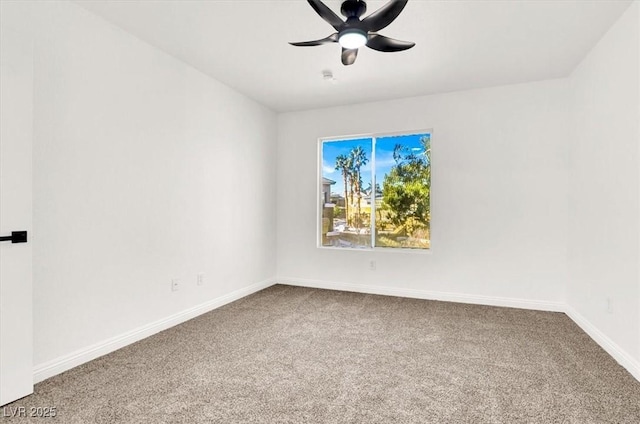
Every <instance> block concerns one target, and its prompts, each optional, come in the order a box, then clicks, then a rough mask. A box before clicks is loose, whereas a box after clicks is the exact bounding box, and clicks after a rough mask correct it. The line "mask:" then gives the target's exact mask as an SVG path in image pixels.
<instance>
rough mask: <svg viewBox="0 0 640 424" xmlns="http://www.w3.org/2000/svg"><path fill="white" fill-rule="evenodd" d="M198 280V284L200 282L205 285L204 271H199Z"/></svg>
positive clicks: (200, 284)
mask: <svg viewBox="0 0 640 424" xmlns="http://www.w3.org/2000/svg"><path fill="white" fill-rule="evenodd" d="M196 281H197V284H198V285H199V286H202V285H204V272H199V273H198V278H197V280H196Z"/></svg>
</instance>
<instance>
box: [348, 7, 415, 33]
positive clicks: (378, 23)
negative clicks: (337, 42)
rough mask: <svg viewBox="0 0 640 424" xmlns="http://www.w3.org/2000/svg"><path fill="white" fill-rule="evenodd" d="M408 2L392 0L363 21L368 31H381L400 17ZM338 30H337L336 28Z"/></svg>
mask: <svg viewBox="0 0 640 424" xmlns="http://www.w3.org/2000/svg"><path fill="white" fill-rule="evenodd" d="M407 1H408V0H391V1H390V2H389V3H387V4H385V5H384V6H382V7H381V8H380V9H378V10H376V11H375V12H373V13H372V14H371V15H369V16H367V17H366V18H364V19H363V20H362V24H363V26H364V27H365V28H366V29H367V31H373V32H375V31H380V30H381V29H382V28H384V27H386V26H387V25H389V24H390V23H391V22H393V20H394V19H395V18H397V17H398V15H399V14H400V12H402V9H404V7H405V6H406V5H407ZM336 29H337V28H336Z"/></svg>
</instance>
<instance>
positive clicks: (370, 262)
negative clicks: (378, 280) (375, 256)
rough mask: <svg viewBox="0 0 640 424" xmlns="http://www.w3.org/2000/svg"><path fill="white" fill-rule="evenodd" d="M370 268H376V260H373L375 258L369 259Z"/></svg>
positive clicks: (373, 269) (372, 269)
mask: <svg viewBox="0 0 640 424" xmlns="http://www.w3.org/2000/svg"><path fill="white" fill-rule="evenodd" d="M369 269H370V270H371V271H375V270H376V261H373V260H371V261H369Z"/></svg>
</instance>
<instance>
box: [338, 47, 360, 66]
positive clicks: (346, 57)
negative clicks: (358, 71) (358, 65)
mask: <svg viewBox="0 0 640 424" xmlns="http://www.w3.org/2000/svg"><path fill="white" fill-rule="evenodd" d="M356 57H358V49H345V48H342V64H343V65H345V66H349V65H353V63H354V62H355V61H356Z"/></svg>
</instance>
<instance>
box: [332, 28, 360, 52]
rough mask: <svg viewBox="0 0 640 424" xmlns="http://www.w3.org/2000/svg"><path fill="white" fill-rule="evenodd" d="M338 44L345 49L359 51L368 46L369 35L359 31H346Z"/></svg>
mask: <svg viewBox="0 0 640 424" xmlns="http://www.w3.org/2000/svg"><path fill="white" fill-rule="evenodd" d="M338 43H340V45H341V46H342V47H344V48H345V49H358V48H360V47H362V46H364V45H365V44H367V34H365V33H364V32H363V31H359V30H350V31H345V32H343V33H342V34H340V38H338Z"/></svg>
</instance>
